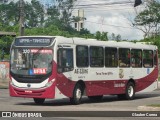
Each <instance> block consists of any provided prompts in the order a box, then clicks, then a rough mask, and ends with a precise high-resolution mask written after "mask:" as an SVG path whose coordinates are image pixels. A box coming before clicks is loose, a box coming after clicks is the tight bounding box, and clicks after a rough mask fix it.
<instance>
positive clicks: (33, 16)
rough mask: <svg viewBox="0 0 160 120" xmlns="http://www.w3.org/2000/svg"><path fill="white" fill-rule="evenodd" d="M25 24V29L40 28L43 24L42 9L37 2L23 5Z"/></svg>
mask: <svg viewBox="0 0 160 120" xmlns="http://www.w3.org/2000/svg"><path fill="white" fill-rule="evenodd" d="M24 9H25V24H26V26H27V27H40V26H43V24H44V15H45V14H44V7H43V5H42V4H40V2H39V1H37V0H32V1H31V3H28V2H26V3H25V8H24Z"/></svg>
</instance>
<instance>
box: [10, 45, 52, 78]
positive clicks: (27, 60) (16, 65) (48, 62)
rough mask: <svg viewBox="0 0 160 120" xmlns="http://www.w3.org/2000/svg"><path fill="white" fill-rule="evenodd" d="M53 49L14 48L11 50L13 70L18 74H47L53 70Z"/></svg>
mask: <svg viewBox="0 0 160 120" xmlns="http://www.w3.org/2000/svg"><path fill="white" fill-rule="evenodd" d="M52 53H53V51H52V50H51V49H48V48H47V49H44V48H43V47H42V48H14V49H12V51H11V72H12V73H14V74H17V75H43V74H44V75H45V74H48V73H51V71H52V59H53V58H52Z"/></svg>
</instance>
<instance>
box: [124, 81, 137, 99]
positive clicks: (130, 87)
mask: <svg viewBox="0 0 160 120" xmlns="http://www.w3.org/2000/svg"><path fill="white" fill-rule="evenodd" d="M134 97H135V85H134V83H133V82H129V83H128V84H127V87H126V99H127V100H133V99H134Z"/></svg>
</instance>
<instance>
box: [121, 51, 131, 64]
mask: <svg viewBox="0 0 160 120" xmlns="http://www.w3.org/2000/svg"><path fill="white" fill-rule="evenodd" d="M119 66H120V67H130V49H126V48H120V49H119Z"/></svg>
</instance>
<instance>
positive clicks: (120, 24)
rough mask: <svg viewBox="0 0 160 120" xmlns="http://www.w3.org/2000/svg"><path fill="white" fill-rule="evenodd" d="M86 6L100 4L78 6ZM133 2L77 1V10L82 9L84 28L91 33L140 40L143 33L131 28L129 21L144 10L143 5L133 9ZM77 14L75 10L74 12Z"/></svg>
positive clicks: (116, 0)
mask: <svg viewBox="0 0 160 120" xmlns="http://www.w3.org/2000/svg"><path fill="white" fill-rule="evenodd" d="M125 1H126V2H133V3H131V4H128V3H127V4H115V5H106V6H105V5H103V4H108V3H115V2H116V3H117V2H121V3H124V2H125ZM86 4H87V5H88V4H101V5H97V6H87V7H85V6H80V5H86ZM133 6H134V0H78V2H77V8H82V9H84V17H86V21H85V25H84V26H85V28H87V29H89V30H90V31H91V32H92V33H95V32H96V31H104V32H108V33H109V35H111V34H112V33H115V34H120V35H121V36H122V39H128V40H134V39H136V40H140V39H143V32H141V31H140V30H138V29H135V28H133V27H131V22H130V20H133V19H134V18H135V16H136V15H137V13H139V12H140V11H142V9H144V5H143V4H142V5H140V6H138V7H136V10H135V8H134V7H133ZM74 14H75V15H76V14H77V10H75V11H74Z"/></svg>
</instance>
